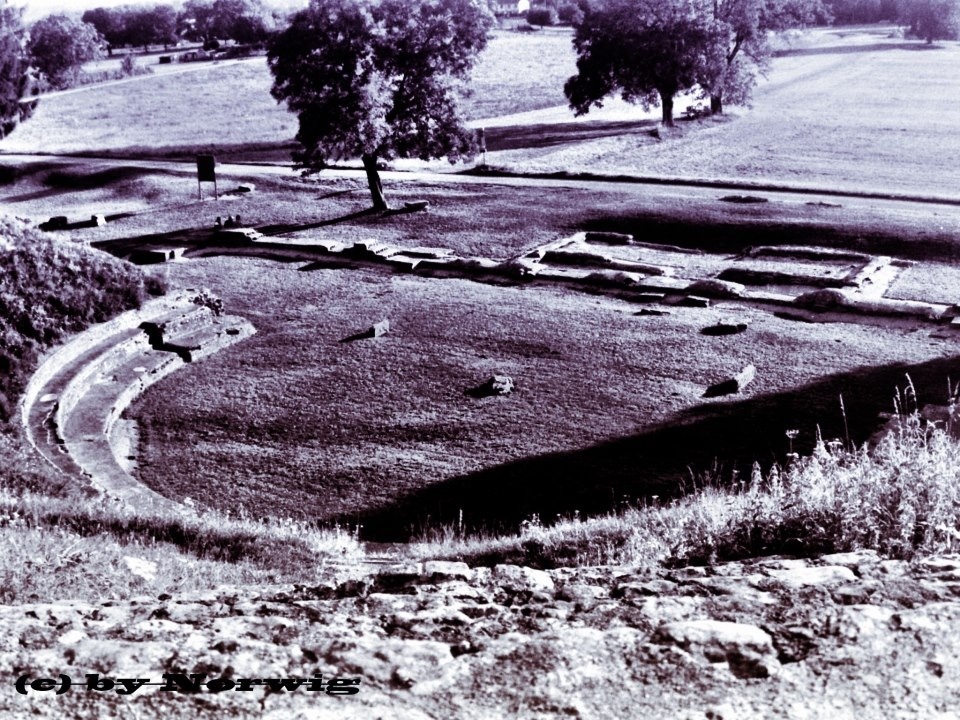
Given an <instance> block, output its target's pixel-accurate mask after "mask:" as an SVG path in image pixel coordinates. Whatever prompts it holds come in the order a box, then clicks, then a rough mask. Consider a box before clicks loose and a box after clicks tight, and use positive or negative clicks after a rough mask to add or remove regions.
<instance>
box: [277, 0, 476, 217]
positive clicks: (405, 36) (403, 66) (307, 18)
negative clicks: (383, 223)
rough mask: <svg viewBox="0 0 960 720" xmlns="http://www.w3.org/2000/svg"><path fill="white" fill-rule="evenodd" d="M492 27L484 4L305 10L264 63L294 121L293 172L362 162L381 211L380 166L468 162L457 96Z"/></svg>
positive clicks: (393, 1)
mask: <svg viewBox="0 0 960 720" xmlns="http://www.w3.org/2000/svg"><path fill="white" fill-rule="evenodd" d="M492 23H493V18H492V16H491V15H490V12H489V10H488V9H487V6H486V3H485V2H483V0H312V1H311V3H310V6H309V8H308V9H306V10H304V11H301V12H299V13H297V14H296V15H295V16H294V18H293V21H292V23H291V25H290V27H289V28H288V29H287V30H285V31H284V32H282V33H280V34H279V35H277V36H276V37H275V38H274V40H273V42H272V43H271V46H270V49H269V51H268V54H267V58H268V62H269V64H270V70H271V71H272V73H273V77H274V84H273V89H272V93H273V96H274V97H275V98H276V99H277V100H278V101H280V102H283V101H285V102H286V103H287V106H288V107H289V109H290V110H291V111H292V112H294V113H297V115H298V117H299V123H300V129H299V132H298V133H297V141H298V142H299V143H300V146H301V150H299V151H298V152H296V153H295V154H294V160H295V161H296V162H297V165H298V166H299V167H301V168H303V169H304V170H306V171H308V172H315V171H318V170H321V169H323V168H324V167H326V166H327V165H328V163H330V162H331V161H336V160H342V159H346V158H355V157H360V158H361V159H362V161H363V166H364V169H365V170H366V172H367V180H368V183H369V186H370V194H371V197H372V199H373V205H374V207H375V208H376V209H378V210H385V209H387V203H386V200H385V199H384V196H383V189H382V187H381V183H380V176H379V173H378V170H377V163H378V160H380V159H389V158H393V157H418V158H421V159H433V158H439V157H445V156H446V157H449V158H451V160H456V159H458V158H460V157H462V156H465V155H469V154H470V152H472V150H473V136H472V134H471V133H470V132H469V131H468V130H467V129H466V128H465V127H464V125H463V122H462V120H461V117H460V114H459V112H458V108H457V94H458V89H460V88H461V87H462V85H463V83H465V82H466V80H467V78H468V75H469V72H470V69H471V68H472V66H473V63H474V61H475V59H476V57H477V55H478V54H479V52H480V51H481V50H482V49H483V48H484V47H485V46H486V43H487V34H488V31H489V28H490V26H491V25H492Z"/></svg>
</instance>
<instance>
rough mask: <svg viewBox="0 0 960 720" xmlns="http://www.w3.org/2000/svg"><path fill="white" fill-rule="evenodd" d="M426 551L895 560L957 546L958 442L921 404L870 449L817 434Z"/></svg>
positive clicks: (527, 559) (637, 559) (499, 556)
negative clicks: (616, 509) (667, 498)
mask: <svg viewBox="0 0 960 720" xmlns="http://www.w3.org/2000/svg"><path fill="white" fill-rule="evenodd" d="M421 540H422V542H421V544H420V545H419V546H418V547H417V550H416V552H417V553H419V554H420V555H421V556H430V557H434V556H443V557H456V558H463V559H467V560H472V561H474V562H481V563H490V562H502V561H511V562H522V563H528V564H535V565H540V566H544V567H551V566H558V565H577V564H579V565H594V564H609V563H617V564H630V565H641V566H642V565H654V564H665V565H683V564H691V563H692V564H701V563H712V562H717V561H723V560H735V559H742V558H747V557H755V556H760V555H768V554H780V553H784V554H793V555H815V554H819V553H826V552H842V551H850V550H857V549H867V548H869V549H874V550H877V551H879V552H880V553H882V554H884V555H886V556H889V557H895V558H906V559H910V558H913V557H915V556H919V555H929V554H937V553H943V552H956V551H958V550H960V443H958V442H957V440H956V439H954V438H953V437H952V436H951V435H950V433H949V428H945V427H942V426H934V425H931V424H929V423H927V422H926V421H924V420H923V419H922V418H921V417H920V415H919V414H918V413H912V414H904V415H901V416H899V418H898V422H896V423H895V427H894V429H893V430H892V431H891V432H889V433H888V434H887V435H886V436H885V437H883V438H882V439H881V440H880V441H879V442H878V443H877V445H876V447H874V448H868V447H861V448H855V447H851V446H849V445H847V444H845V443H843V442H840V441H823V440H820V441H819V442H818V443H817V445H816V448H815V450H814V452H813V454H812V455H810V456H809V457H804V458H796V457H794V458H793V459H791V461H790V462H789V463H788V464H787V465H786V466H785V467H777V466H775V467H774V468H773V469H772V470H771V471H770V472H769V473H767V474H766V475H764V474H763V473H761V471H760V468H759V467H758V466H754V469H753V472H752V474H751V477H749V478H737V477H735V478H733V479H732V480H730V479H727V480H726V481H724V482H721V481H720V480H718V479H717V478H713V477H707V478H703V479H701V480H699V481H698V482H697V483H696V485H695V487H692V488H691V489H690V491H689V492H688V493H687V494H686V495H684V496H682V497H681V498H679V499H677V500H675V501H673V502H670V503H668V504H660V503H658V502H657V501H656V499H654V500H653V501H652V502H650V503H648V504H647V505H646V506H644V507H637V508H631V509H628V510H626V511H624V512H620V513H616V514H611V515H608V516H606V517H600V518H595V519H589V520H581V519H580V518H578V517H573V518H567V519H565V520H562V521H561V522H558V523H557V524H555V525H553V526H550V527H547V526H545V525H543V524H541V523H540V522H539V519H538V518H532V519H531V521H530V522H528V523H526V524H525V527H524V528H522V529H521V532H520V533H519V534H518V535H516V536H512V537H501V538H489V537H486V538H485V537H472V538H471V537H463V535H462V533H460V532H459V531H458V528H457V527H447V528H439V529H436V530H434V531H433V532H431V533H427V534H425V535H424V536H423V537H422V538H421Z"/></svg>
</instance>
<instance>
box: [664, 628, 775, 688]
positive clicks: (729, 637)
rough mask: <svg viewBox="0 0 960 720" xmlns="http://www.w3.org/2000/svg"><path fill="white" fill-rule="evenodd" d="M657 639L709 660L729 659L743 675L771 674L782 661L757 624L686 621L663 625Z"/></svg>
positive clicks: (730, 663)
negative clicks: (779, 660)
mask: <svg viewBox="0 0 960 720" xmlns="http://www.w3.org/2000/svg"><path fill="white" fill-rule="evenodd" d="M653 642H656V643H660V644H664V645H666V644H672V645H675V646H677V647H679V648H681V649H683V650H686V651H687V652H689V653H692V654H698V655H702V656H703V657H704V658H706V659H707V660H708V661H709V662H727V663H728V664H729V666H730V671H731V672H732V673H733V674H734V675H736V676H737V677H740V678H755V677H769V676H770V675H771V674H773V673H774V672H776V670H777V669H778V668H779V665H780V663H779V662H778V661H777V658H776V651H775V649H774V647H773V639H772V638H771V637H770V635H768V634H767V633H766V632H764V631H763V630H761V629H760V628H758V627H755V626H753V625H743V624H740V623H732V622H723V621H719V620H686V621H681V622H673V623H667V624H665V625H662V626H660V627H659V628H658V629H657V631H656V632H655V633H654V635H653Z"/></svg>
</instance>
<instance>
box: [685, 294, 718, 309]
mask: <svg viewBox="0 0 960 720" xmlns="http://www.w3.org/2000/svg"><path fill="white" fill-rule="evenodd" d="M677 305H682V306H683V307H697V308H706V307H710V298H705V297H699V296H697V295H687V296H686V297H683V298H680V301H679V302H678V303H677Z"/></svg>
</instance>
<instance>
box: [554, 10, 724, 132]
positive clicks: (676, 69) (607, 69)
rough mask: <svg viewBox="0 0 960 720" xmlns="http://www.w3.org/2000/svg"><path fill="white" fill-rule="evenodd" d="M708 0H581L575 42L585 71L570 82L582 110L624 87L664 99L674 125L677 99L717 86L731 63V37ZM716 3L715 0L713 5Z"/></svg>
mask: <svg viewBox="0 0 960 720" xmlns="http://www.w3.org/2000/svg"><path fill="white" fill-rule="evenodd" d="M706 4H707V3H706V2H704V1H703V0H608V1H607V2H604V3H602V4H601V3H597V4H590V3H587V2H584V3H581V6H580V7H581V10H582V11H583V18H582V19H581V21H580V23H579V24H578V25H577V26H576V30H575V33H574V38H573V45H574V48H575V49H576V52H577V75H574V76H573V77H571V78H570V79H569V80H568V81H567V83H566V85H565V86H564V92H565V93H566V95H567V99H568V100H569V101H570V106H571V107H572V108H573V109H574V111H575V112H576V113H577V114H578V115H582V114H584V113H587V112H589V110H590V108H591V107H592V106H598V107H599V106H602V104H603V98H605V97H606V96H608V95H612V94H613V93H615V92H620V94H621V95H622V96H623V99H624V100H626V101H627V102H639V103H640V104H642V105H643V107H645V108H648V107H650V106H652V105H655V104H656V103H657V101H658V100H659V102H660V104H661V105H662V107H663V123H664V125H667V126H672V125H673V99H674V96H675V95H676V94H677V93H679V92H682V91H684V90H689V89H690V88H692V87H694V86H695V85H697V84H709V81H711V80H712V79H713V78H715V77H716V76H717V75H718V74H719V73H720V72H722V70H723V68H724V64H725V56H724V47H725V41H724V38H722V37H721V36H720V34H719V29H718V27H717V25H716V23H714V22H713V21H712V19H711V13H710V12H709V11H708V9H707V7H706ZM710 4H712V1H711V3H710Z"/></svg>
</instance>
